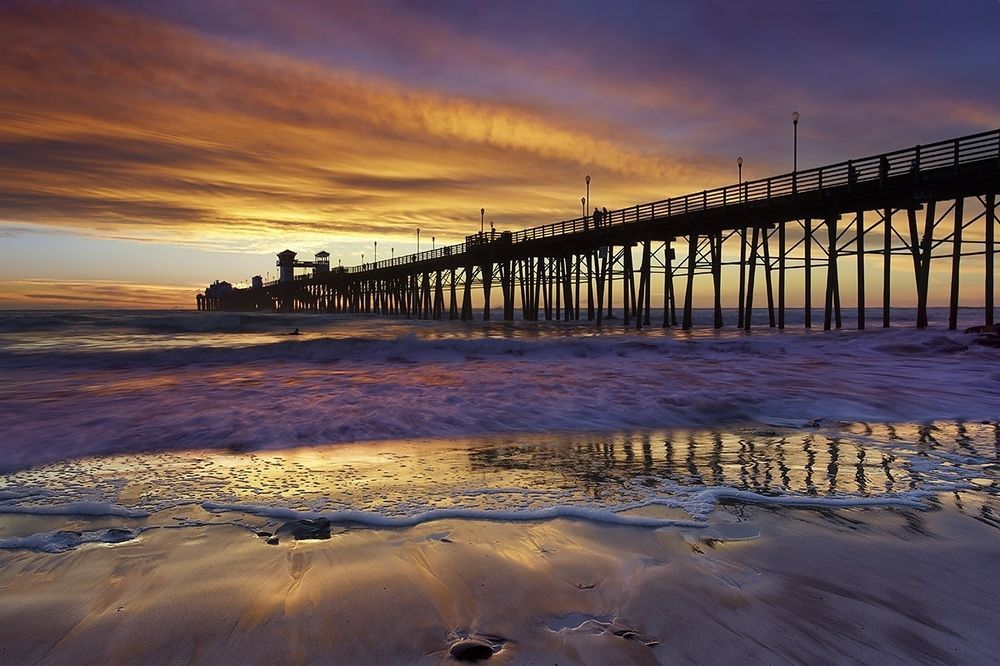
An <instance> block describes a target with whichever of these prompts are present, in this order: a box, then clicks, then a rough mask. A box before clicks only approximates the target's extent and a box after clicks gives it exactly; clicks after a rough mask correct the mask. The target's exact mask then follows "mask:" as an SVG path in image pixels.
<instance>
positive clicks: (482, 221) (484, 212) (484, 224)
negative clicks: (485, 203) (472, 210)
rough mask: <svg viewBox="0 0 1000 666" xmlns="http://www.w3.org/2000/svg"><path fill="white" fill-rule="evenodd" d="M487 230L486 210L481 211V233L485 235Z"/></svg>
mask: <svg viewBox="0 0 1000 666" xmlns="http://www.w3.org/2000/svg"><path fill="white" fill-rule="evenodd" d="M485 230H486V209H485V208H480V209H479V233H483V231H485Z"/></svg>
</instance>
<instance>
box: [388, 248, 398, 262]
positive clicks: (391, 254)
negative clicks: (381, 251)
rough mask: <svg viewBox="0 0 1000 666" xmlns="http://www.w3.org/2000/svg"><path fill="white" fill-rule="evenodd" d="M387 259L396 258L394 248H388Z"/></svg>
mask: <svg viewBox="0 0 1000 666" xmlns="http://www.w3.org/2000/svg"><path fill="white" fill-rule="evenodd" d="M389 258H390V259H393V260H394V259H395V258H396V248H394V247H390V248H389Z"/></svg>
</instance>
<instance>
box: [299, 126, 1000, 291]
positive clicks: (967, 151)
mask: <svg viewBox="0 0 1000 666" xmlns="http://www.w3.org/2000/svg"><path fill="white" fill-rule="evenodd" d="M988 160H997V161H998V162H1000V129H997V130H992V131H989V132H981V133H979V134H971V135H969V136H964V137H960V138H957V139H949V140H947V141H939V142H937V143H931V144H926V145H917V146H913V147H912V148H904V149H902V150H896V151H893V152H889V153H882V154H880V155H872V156H870V157H863V158H861V159H856V160H847V161H846V162H838V163H836V164H829V165H826V166H822V167H817V168H813V169H805V170H801V171H795V172H790V173H785V174H781V175H778V176H771V177H769V178H762V179H759V180H751V181H746V182H743V183H737V184H733V185H726V186H724V187H718V188H715V189H711V190H703V191H701V192H696V193H692V194H685V195H683V196H677V197H670V198H668V199H661V200H659V201H652V202H649V203H643V204H636V205H635V206H629V207H627V208H620V209H617V210H613V211H609V212H608V219H607V220H606V221H603V222H602V223H601V225H600V229H606V228H610V227H616V226H620V225H624V224H634V223H637V222H648V221H652V220H664V219H668V218H671V217H675V216H680V215H687V214H690V213H693V212H698V211H707V210H712V209H718V208H727V207H731V206H746V207H752V206H754V205H755V204H760V203H763V202H769V201H771V200H773V199H778V198H787V197H791V198H793V199H796V198H801V199H806V198H815V197H816V196H822V195H823V194H824V192H827V191H830V190H839V191H843V188H854V187H857V186H859V185H866V184H867V185H869V186H870V184H872V183H881V184H885V183H886V182H887V181H889V180H893V179H896V178H898V177H904V176H910V177H913V178H915V179H920V178H921V177H922V176H925V175H927V174H928V173H931V172H937V171H940V170H944V169H958V168H959V167H960V166H962V165H965V164H971V163H975V162H984V161H988ZM596 228H597V227H595V226H594V220H593V217H592V216H589V217H578V218H575V219H572V220H564V221H562V222H555V223H550V224H543V225H541V226H537V227H531V228H529V229H522V230H520V231H512V232H505V233H496V232H490V233H479V234H475V235H474V236H471V237H470V238H471V239H472V240H471V241H467V242H465V243H459V244H457V245H448V246H444V247H439V248H435V249H432V250H427V251H425V252H420V253H416V254H409V255H403V256H400V257H394V258H392V259H386V260H383V261H379V262H377V263H374V262H373V263H366V264H361V265H359V266H351V267H348V268H346V269H343V270H345V271H346V272H348V273H361V272H366V271H372V270H380V269H385V268H392V267H396V266H405V265H409V264H414V263H419V262H423V261H429V260H432V259H440V258H443V257H450V256H454V255H461V254H464V253H466V252H469V251H473V250H477V249H482V248H483V247H484V246H489V245H490V244H493V243H500V242H503V243H510V244H518V243H525V242H530V241H537V240H543V239H547V238H555V237H559V236H566V235H569V234H576V233H584V232H588V231H594V230H595V229H596ZM296 277H300V278H302V279H311V278H313V277H314V276H312V275H305V276H296Z"/></svg>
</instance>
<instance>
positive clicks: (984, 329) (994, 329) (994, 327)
mask: <svg viewBox="0 0 1000 666" xmlns="http://www.w3.org/2000/svg"><path fill="white" fill-rule="evenodd" d="M965 332H966V333H987V334H989V335H1000V324H990V325H989V326H970V327H969V328H967V329H965Z"/></svg>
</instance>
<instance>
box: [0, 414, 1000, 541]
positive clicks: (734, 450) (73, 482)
mask: <svg viewBox="0 0 1000 666" xmlns="http://www.w3.org/2000/svg"><path fill="white" fill-rule="evenodd" d="M998 481H1000V425H998V424H997V423H956V422H939V423H933V424H922V425H921V424H897V425H871V424H864V423H851V424H821V426H819V427H813V428H800V429H789V428H775V429H767V428H762V427H759V426H758V427H753V428H743V429H740V428H735V429H730V430H728V431H724V430H671V431H646V432H632V433H619V434H592V435H581V434H574V435H551V434H550V435H544V436H543V435H534V436H513V435H512V436H505V437H490V438H487V439H473V440H466V441H411V442H369V443H364V444H355V445H334V446H328V447H318V448H317V447H310V448H300V449H291V450H281V451H253V452H241V451H228V452H218V451H192V452H182V453H177V452H170V453H150V454H130V455H118V456H109V457H103V458H87V459H80V460H75V461H65V462H61V463H57V464H52V465H48V466H43V467H37V468H34V469H30V470H24V471H20V472H13V473H9V474H7V475H3V476H0V482H3V483H4V485H5V487H6V488H7V491H6V493H7V498H6V499H4V502H3V503H4V505H5V506H6V507H7V508H11V507H14V508H12V509H11V510H16V511H18V512H20V511H22V510H24V511H26V512H31V511H35V510H37V507H44V506H46V505H52V504H60V505H66V504H70V503H72V502H79V501H86V502H93V501H100V502H106V503H108V504H111V505H116V506H124V507H128V508H130V509H140V510H143V511H147V512H150V513H155V512H157V511H162V510H166V509H172V508H173V507H178V506H180V505H185V504H186V505H197V504H202V505H204V504H206V503H222V504H232V505H240V506H244V507H248V508H249V510H254V507H261V508H262V509H275V508H277V509H289V510H293V511H310V512H325V513H335V512H338V511H339V512H352V513H354V514H364V515H366V516H375V517H381V518H386V519H389V522H388V523H386V524H392V523H393V521H397V522H398V521H401V520H402V521H406V520H408V519H414V518H415V517H417V516H420V515H421V514H426V513H427V512H442V511H443V512H453V513H454V512H456V511H457V512H462V511H466V512H472V513H473V514H474V515H476V516H480V517H488V516H490V515H495V517H497V518H500V519H503V518H511V517H518V514H520V517H522V518H532V517H533V515H536V514H532V512H538V511H545V510H555V511H556V514H559V509H560V508H564V507H571V508H573V509H574V510H587V511H590V510H597V511H602V512H605V514H608V513H614V512H621V511H628V510H632V509H634V508H635V507H636V506H642V505H644V504H660V505H662V506H666V507H671V506H672V507H674V508H677V509H683V510H684V511H686V512H687V513H688V514H689V515H688V516H687V518H695V519H698V520H702V519H704V518H706V513H705V511H710V509H711V505H712V504H713V503H714V502H715V501H716V500H715V499H712V497H711V492H708V493H705V492H703V491H712V490H713V489H731V490H732V491H738V492H743V493H752V494H753V496H755V498H756V500H755V501H758V502H759V501H762V500H765V498H769V497H775V498H782V499H787V498H793V499H798V500H809V499H810V498H814V499H816V500H817V503H822V501H825V500H827V499H830V498H837V499H843V498H847V499H851V498H883V497H884V498H893V497H898V496H904V495H906V494H908V493H909V494H910V495H908V496H916V497H919V499H920V501H921V502H923V503H924V504H926V505H927V506H933V503H934V501H935V499H934V496H935V495H939V494H940V493H942V492H947V493H952V494H954V496H955V497H956V499H957V500H958V503H959V504H960V508H961V509H962V510H963V511H965V512H966V513H968V514H969V515H971V516H973V517H976V518H977V519H979V520H983V521H985V522H987V523H988V524H991V525H993V526H1000V521H998V515H1000V513H998V510H1000V507H998V506H997V496H998V494H1000V492H998ZM914 493H916V495H914ZM706 496H707V497H708V499H707V500H706V499H705V497H706ZM720 499H722V501H727V500H728V501H732V500H733V499H736V500H739V499H740V498H739V497H736V498H733V497H732V493H730V496H729V497H728V498H727V497H721V498H720ZM706 502H707V504H706ZM14 505H16V507H15V506H14ZM695 505H696V506H695ZM692 506H695V509H692ZM5 511H6V509H5ZM578 514H579V511H577V513H576V514H572V513H571V515H578ZM546 515H547V514H546ZM362 517H363V516H362ZM677 517H678V519H681V520H683V519H684V518H685V516H683V515H680V516H677ZM418 522H419V520H418Z"/></svg>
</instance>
